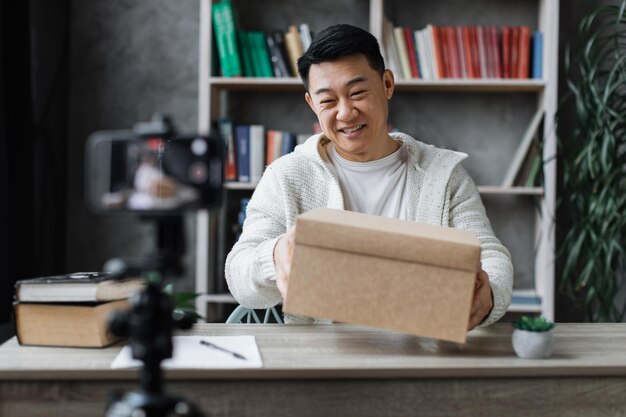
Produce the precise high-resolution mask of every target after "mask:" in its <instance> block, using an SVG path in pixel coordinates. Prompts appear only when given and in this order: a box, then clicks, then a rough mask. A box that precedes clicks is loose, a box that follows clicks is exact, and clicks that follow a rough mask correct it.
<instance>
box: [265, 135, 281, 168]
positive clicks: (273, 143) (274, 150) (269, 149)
mask: <svg viewBox="0 0 626 417" xmlns="http://www.w3.org/2000/svg"><path fill="white" fill-rule="evenodd" d="M282 146H283V132H281V131H280V130H268V132H267V146H266V149H265V164H266V165H270V164H271V163H272V162H274V161H275V160H276V159H278V158H280V151H281V149H282Z"/></svg>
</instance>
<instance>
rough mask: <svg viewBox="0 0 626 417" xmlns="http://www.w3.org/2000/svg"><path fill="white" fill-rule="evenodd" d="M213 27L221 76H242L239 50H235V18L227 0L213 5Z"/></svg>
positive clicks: (231, 6) (230, 4)
mask: <svg viewBox="0 0 626 417" xmlns="http://www.w3.org/2000/svg"><path fill="white" fill-rule="evenodd" d="M211 11H212V15H213V27H214V34H215V44H216V45H217V53H218V56H219V58H220V66H221V68H222V76H224V77H237V76H241V75H243V73H242V68H241V60H240V58H239V50H238V48H237V34H236V32H235V18H234V14H233V5H232V3H231V2H230V1H229V0H223V1H221V2H219V3H215V4H213V8H212V10H211Z"/></svg>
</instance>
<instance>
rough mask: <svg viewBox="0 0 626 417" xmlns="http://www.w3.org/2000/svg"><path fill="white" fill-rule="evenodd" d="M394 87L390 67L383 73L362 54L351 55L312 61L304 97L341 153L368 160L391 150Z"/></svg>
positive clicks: (348, 156) (326, 134) (356, 158)
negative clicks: (389, 117)
mask: <svg viewBox="0 0 626 417" xmlns="http://www.w3.org/2000/svg"><path fill="white" fill-rule="evenodd" d="M393 88H394V80H393V75H392V73H391V72H390V71H389V70H385V72H384V74H383V76H382V77H381V76H380V74H379V73H378V72H376V71H375V70H374V69H372V68H371V67H370V66H369V63H368V62H367V59H366V58H365V57H364V56H363V55H352V56H349V57H346V58H342V59H340V60H338V61H332V62H323V63H321V64H314V65H311V68H310V70H309V92H307V93H306V95H305V98H306V101H307V103H309V106H310V107H311V109H312V110H313V111H314V112H315V114H316V115H317V118H318V120H319V123H320V125H321V127H322V131H323V132H324V135H325V136H326V137H327V138H328V139H330V140H331V141H332V142H333V143H334V144H335V147H336V149H337V152H338V153H339V155H341V156H342V157H344V158H346V159H348V160H351V161H357V162H366V161H372V160H376V159H380V158H382V157H384V156H386V155H388V154H389V149H390V143H392V142H390V141H392V140H391V139H390V138H389V135H388V134H387V113H388V100H389V99H390V98H391V96H392V95H393Z"/></svg>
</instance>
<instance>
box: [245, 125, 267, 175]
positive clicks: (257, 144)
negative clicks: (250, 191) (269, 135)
mask: <svg viewBox="0 0 626 417" xmlns="http://www.w3.org/2000/svg"><path fill="white" fill-rule="evenodd" d="M249 157H250V182H252V183H255V184H256V183H258V182H259V181H260V180H261V176H262V175H263V170H264V169H265V127H264V126H263V125H251V126H250V154H249Z"/></svg>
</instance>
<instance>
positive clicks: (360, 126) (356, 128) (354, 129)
mask: <svg viewBox="0 0 626 417" xmlns="http://www.w3.org/2000/svg"><path fill="white" fill-rule="evenodd" d="M362 127H363V125H358V126H355V127H353V128H350V129H343V132H345V133H352V132H356V131H357V130H359V129H361V128H362Z"/></svg>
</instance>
